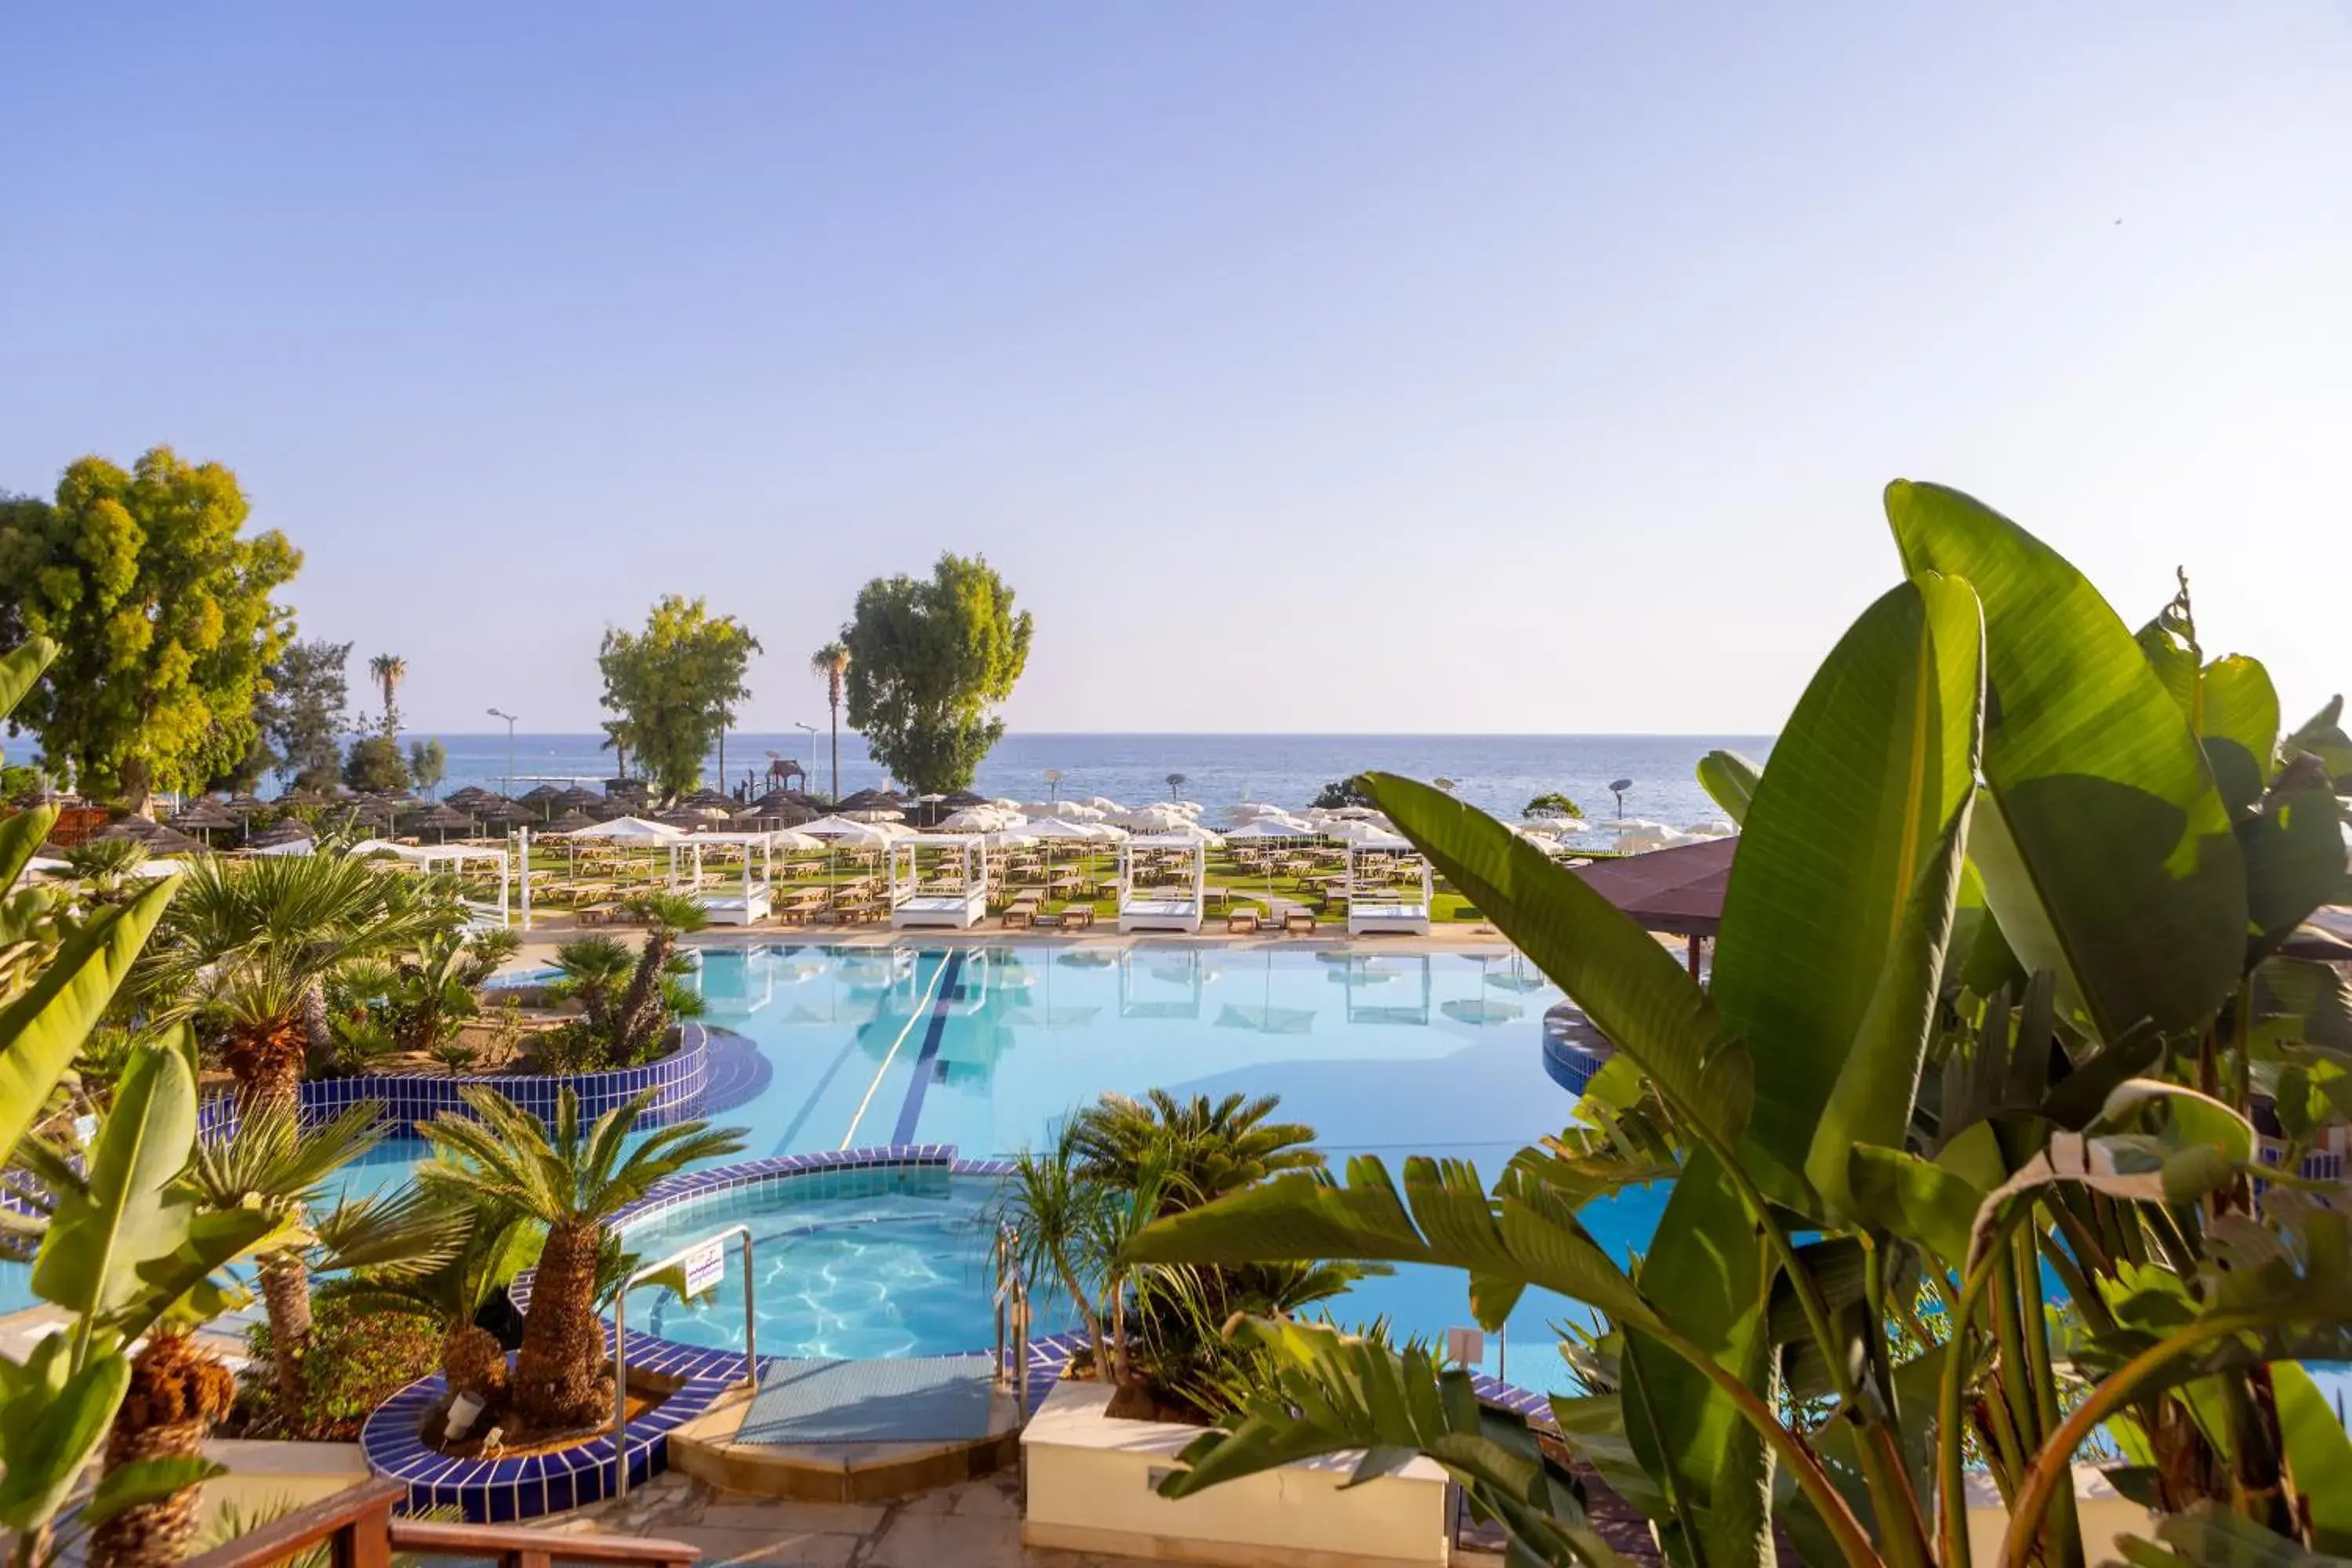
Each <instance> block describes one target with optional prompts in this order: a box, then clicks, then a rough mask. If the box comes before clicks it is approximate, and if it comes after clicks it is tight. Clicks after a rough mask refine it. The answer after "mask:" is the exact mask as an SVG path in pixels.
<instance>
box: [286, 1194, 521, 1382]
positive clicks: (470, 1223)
mask: <svg viewBox="0 0 2352 1568" xmlns="http://www.w3.org/2000/svg"><path fill="white" fill-rule="evenodd" d="M448 1212H449V1213H451V1214H453V1215H456V1216H457V1221H458V1224H457V1249H456V1251H455V1252H454V1253H452V1255H451V1256H450V1257H449V1258H447V1259H446V1260H445V1261H444V1262H442V1263H441V1264H440V1265H439V1266H438V1267H437V1268H433V1269H432V1270H430V1271H429V1272H426V1273H424V1274H415V1273H409V1272H405V1271H400V1272H386V1271H381V1270H377V1269H373V1268H360V1269H356V1270H354V1271H353V1272H352V1273H351V1274H349V1275H346V1276H343V1277H342V1278H341V1279H330V1280H327V1281H324V1282H323V1283H321V1284H320V1288H319V1295H320V1299H321V1300H328V1299H333V1298H341V1299H343V1300H345V1301H347V1302H348V1304H349V1305H350V1306H351V1307H352V1309H354V1310H358V1311H362V1312H368V1313H375V1312H406V1313H410V1314H413V1315H415V1316H419V1317H425V1318H430V1319H431V1320H433V1321H434V1322H435V1323H436V1324H437V1325H438V1326H439V1327H440V1330H441V1375H442V1377H443V1379H444V1380H445V1381H446V1382H447V1384H448V1385H449V1391H450V1392H451V1393H452V1394H474V1395H476V1396H478V1397H479V1398H480V1399H482V1400H483V1401H485V1402H486V1403H496V1402H499V1401H501V1400H503V1399H504V1398H505V1395H506V1389H507V1356H506V1351H505V1349H504V1347H502V1346H501V1345H500V1344H499V1340H498V1336H497V1335H495V1334H493V1333H491V1332H490V1331H488V1329H485V1328H481V1327H479V1326H478V1325H477V1324H476V1323H475V1321H474V1320H475V1319H476V1318H477V1317H478V1316H479V1315H480V1313H481V1310H482V1309H483V1308H485V1307H487V1306H488V1305H489V1304H490V1303H491V1302H492V1301H494V1300H498V1299H499V1296H500V1295H501V1294H502V1293H503V1292H504V1291H505V1289H506V1288H507V1286H508V1284H509V1282H511V1281H512V1280H513V1279H514V1277H515V1276H516V1275H517V1274H518V1273H520V1272H521V1271H522V1270H523V1269H524V1268H529V1267H530V1255H531V1249H532V1247H533V1245H534V1244H535V1243H536V1242H537V1241H538V1239H539V1237H538V1234H537V1232H536V1230H535V1229H534V1227H533V1226H532V1225H531V1223H530V1220H529V1219H528V1218H526V1217H525V1216H524V1215H521V1214H520V1213H519V1212H517V1211H516V1210H514V1209H512V1208H509V1207H508V1206H506V1205H500V1204H493V1203H487V1202H470V1201H469V1202H467V1203H465V1204H461V1205H448Z"/></svg>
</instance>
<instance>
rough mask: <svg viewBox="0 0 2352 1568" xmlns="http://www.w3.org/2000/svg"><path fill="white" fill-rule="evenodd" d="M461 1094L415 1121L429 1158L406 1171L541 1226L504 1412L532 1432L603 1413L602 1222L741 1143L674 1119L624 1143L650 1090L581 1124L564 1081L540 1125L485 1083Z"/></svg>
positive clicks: (460, 1199)
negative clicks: (451, 1107)
mask: <svg viewBox="0 0 2352 1568" xmlns="http://www.w3.org/2000/svg"><path fill="white" fill-rule="evenodd" d="M465 1097H466V1105H467V1110H470V1111H471V1112H472V1114H471V1115H470V1116H458V1115H449V1114H445V1115H442V1116H438V1117H436V1118H435V1119H434V1120H433V1121H430V1122H427V1123H426V1124H425V1126H424V1127H423V1128H422V1129H420V1131H422V1132H423V1133H424V1135H425V1139H426V1140H427V1141H428V1142H431V1143H432V1144H433V1146H434V1159H433V1161H432V1163H428V1164H427V1165H425V1167H424V1168H423V1169H422V1170H421V1171H420V1172H419V1173H418V1177H417V1179H418V1180H419V1181H420V1182H421V1183H422V1184H424V1185H425V1188H426V1190H428V1191H430V1192H433V1193H436V1194H439V1195H440V1196H442V1197H443V1198H445V1199H446V1200H448V1201H450V1202H452V1203H454V1204H457V1205H480V1204H490V1205H498V1206H499V1207H500V1208H502V1209H507V1210H511V1211H513V1212H515V1213H518V1214H520V1215H522V1216H523V1217H524V1218H526V1219H528V1220H530V1221H531V1222H533V1223H534V1224H536V1225H537V1226H541V1227H543V1228H544V1230H545V1232H546V1241H545V1243H544V1245H543V1246H542V1247H541V1251H540V1257H539V1273H538V1276H537V1277H536V1278H535V1279H533V1281H532V1284H531V1295H530V1310H528V1311H527V1312H526V1313H525V1314H524V1317H523V1336H522V1350H521V1352H520V1354H519V1355H518V1356H517V1357H516V1360H515V1368H514V1375H513V1395H514V1403H515V1409H516V1412H517V1414H518V1415H520V1417H521V1419H522V1421H523V1423H524V1424H525V1425H526V1426H528V1427H529V1428H530V1429H531V1430H533V1431H536V1432H541V1433H550V1432H562V1431H568V1430H571V1429H572V1428H575V1427H581V1426H588V1425H590V1424H592V1423H593V1422H595V1421H597V1420H598V1419H599V1418H600V1417H601V1416H602V1415H606V1414H609V1413H610V1411H611V1409H612V1380H611V1379H610V1378H609V1377H606V1376H605V1375H604V1373H603V1371H602V1367H603V1363H604V1330H603V1328H602V1326H601V1325H600V1324H599V1323H598V1322H597V1321H596V1303H597V1297H598V1293H599V1289H600V1288H601V1287H603V1286H604V1285H606V1284H609V1283H610V1279H609V1275H610V1268H609V1266H605V1267H600V1264H601V1263H603V1260H604V1258H605V1256H606V1254H607V1253H608V1252H611V1251H613V1250H614V1249H613V1248H611V1247H608V1246H607V1242H608V1240H609V1238H608V1237H605V1235H604V1222H605V1221H606V1220H608V1219H610V1218H611V1217H612V1216H613V1215H614V1214H615V1213H617V1212H619V1211H620V1210H621V1209H622V1208H624V1207H625V1206H626V1205H629V1204H632V1203H635V1201H636V1200H637V1199H639V1198H641V1197H643V1196H645V1194H646V1191H647V1190H648V1189H649V1188H651V1187H652V1186H653V1184H655V1183H656V1182H658V1181H660V1180H661V1179H662V1178H663V1177H665V1176H667V1175H671V1174H673V1173H677V1172H678V1171H682V1170H684V1169H685V1168H686V1167H687V1166H688V1165H691V1164H696V1163H699V1162H701V1161H705V1160H713V1159H718V1158H720V1157H721V1156H724V1155H728V1154H732V1153H734V1152H737V1151H739V1150H740V1149H741V1148H742V1146H743V1141H742V1139H741V1137H740V1135H738V1134H737V1133H735V1132H734V1131H728V1130H722V1129H718V1128H713V1127H711V1126H709V1124H708V1123H705V1122H701V1121H682V1122H678V1123H676V1124H674V1125H672V1126H668V1127H662V1128H657V1129H656V1130H654V1131H651V1132H648V1133H646V1135H645V1136H644V1137H642V1138H640V1139H636V1140H635V1146H634V1147H632V1146H631V1143H632V1134H633V1133H634V1132H635V1129H636V1124H637V1120H638V1118H639V1117H641V1116H642V1115H643V1114H644V1113H645V1110H646V1106H647V1105H648V1104H650V1103H651V1102H652V1100H653V1092H652V1091H651V1090H647V1091H646V1093H644V1094H641V1095H639V1096H637V1097H636V1098H635V1099H634V1100H630V1101H629V1102H628V1103H626V1104H625V1105H620V1106H615V1107H614V1109H613V1110H608V1111H606V1112H605V1113H604V1115H603V1116H600V1117H598V1118H597V1119H596V1120H595V1121H593V1123H587V1124H583V1122H582V1121H581V1117H580V1100H579V1097H578V1096H577V1095H575V1094H573V1093H572V1090H571V1089H568V1088H567V1089H563V1090H562V1093H561V1094H560V1095H559V1096H558V1098H557V1101H556V1112H555V1121H553V1123H552V1124H549V1123H546V1122H542V1121H540V1120H539V1118H537V1117H536V1116H533V1115H531V1114H530V1112H529V1111H526V1110H522V1109H520V1107H518V1106H516V1105H515V1104H514V1103H513V1102H512V1101H511V1100H508V1099H506V1098H505V1097H504V1096H503V1095H499V1094H497V1093H495V1092H493V1091H491V1090H489V1089H480V1088H477V1089H467V1090H466V1091H465Z"/></svg>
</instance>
